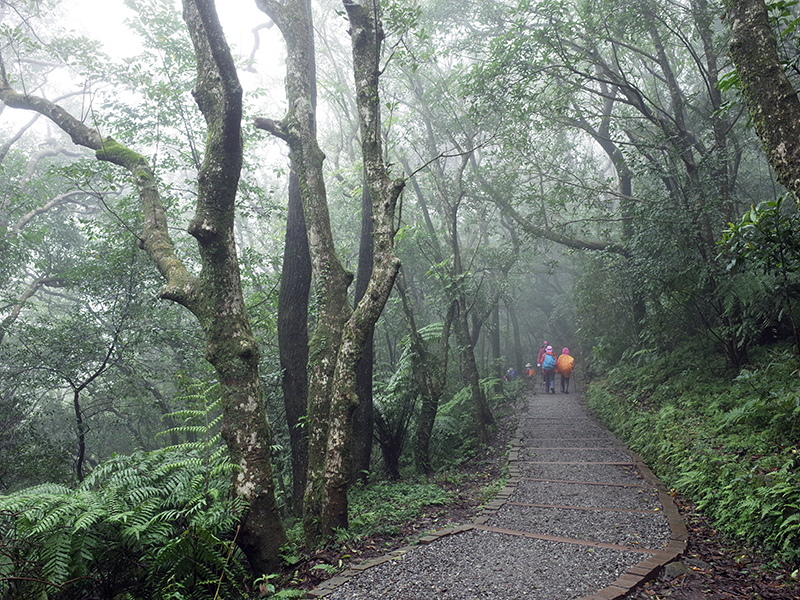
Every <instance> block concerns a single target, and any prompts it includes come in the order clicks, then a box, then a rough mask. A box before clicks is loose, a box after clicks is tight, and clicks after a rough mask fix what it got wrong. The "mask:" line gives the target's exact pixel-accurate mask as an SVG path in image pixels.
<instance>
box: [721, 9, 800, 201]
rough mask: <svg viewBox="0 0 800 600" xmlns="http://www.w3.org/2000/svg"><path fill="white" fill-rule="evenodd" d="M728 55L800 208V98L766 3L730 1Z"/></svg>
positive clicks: (775, 166) (765, 144) (776, 165)
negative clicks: (790, 79) (782, 61)
mask: <svg viewBox="0 0 800 600" xmlns="http://www.w3.org/2000/svg"><path fill="white" fill-rule="evenodd" d="M725 8H726V10H727V19H726V22H727V23H728V26H729V27H730V30H731V43H730V53H731V58H733V62H734V63H735V65H736V72H737V73H738V75H739V81H740V83H741V89H742V95H743V96H744V99H745V102H746V103H747V108H748V110H749V111H750V118H751V119H752V121H753V126H754V128H755V131H756V134H757V135H758V137H759V138H760V139H761V143H762V145H763V147H764V151H765V152H766V154H767V159H768V160H769V163H770V165H771V166H772V168H773V169H775V173H776V175H777V178H778V181H779V182H780V183H781V184H783V185H784V186H785V187H786V189H787V190H789V191H790V192H791V193H792V195H793V196H794V198H795V202H796V203H797V204H798V206H800V99H798V97H797V90H796V89H795V88H794V86H792V83H791V82H790V81H789V78H788V77H787V75H786V72H785V70H784V68H783V65H782V64H781V60H780V58H779V56H778V43H777V40H776V38H775V33H774V31H773V29H772V27H771V25H770V19H769V13H768V11H767V6H766V3H765V2H764V0H726V1H725Z"/></svg>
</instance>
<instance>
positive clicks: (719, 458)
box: [588, 346, 800, 563]
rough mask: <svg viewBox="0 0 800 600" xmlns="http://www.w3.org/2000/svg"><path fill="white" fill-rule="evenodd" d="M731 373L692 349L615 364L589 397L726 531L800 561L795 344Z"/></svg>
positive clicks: (799, 395) (799, 393)
mask: <svg viewBox="0 0 800 600" xmlns="http://www.w3.org/2000/svg"><path fill="white" fill-rule="evenodd" d="M753 356H754V361H753V364H751V365H749V366H748V367H747V368H744V369H742V370H741V371H740V372H738V373H734V374H730V373H728V372H726V371H725V369H724V365H722V364H716V363H715V362H714V360H715V359H714V358H713V357H712V356H710V355H703V354H702V353H700V352H695V353H690V352H687V351H686V350H683V351H681V352H679V353H674V354H672V355H669V356H666V357H663V358H661V359H658V360H655V361H652V362H650V363H648V364H645V365H641V366H638V367H634V366H624V367H619V368H617V369H614V370H612V371H611V372H609V373H608V375H607V377H606V378H605V379H603V380H599V381H595V382H593V383H592V385H591V386H590V388H589V390H588V398H589V404H590V406H591V407H592V408H593V409H594V410H595V412H597V413H598V415H599V416H600V417H601V418H602V419H603V420H604V421H605V422H606V424H607V425H608V426H609V427H610V428H611V429H612V430H613V431H614V432H615V433H616V434H617V435H618V436H619V437H620V438H621V439H623V440H624V441H625V442H626V443H627V444H628V445H629V447H630V448H631V449H632V450H634V451H635V452H637V453H638V454H640V455H641V456H642V457H643V458H644V460H645V461H646V462H647V463H648V464H649V465H650V466H651V468H653V469H654V471H655V472H656V473H657V474H658V476H659V477H660V478H661V479H662V480H663V481H664V482H665V483H667V484H668V485H670V486H672V487H674V488H675V489H677V490H678V491H679V492H680V493H681V494H682V495H684V496H685V497H687V498H690V499H692V500H693V501H694V502H695V503H696V504H697V505H698V508H700V510H702V511H703V512H704V513H705V514H706V515H708V516H709V517H710V518H711V519H713V520H714V522H715V525H716V526H717V527H718V528H719V529H720V530H721V531H723V532H724V533H726V534H727V535H730V536H732V537H736V538H739V539H742V540H744V541H746V542H747V543H749V544H752V545H757V546H759V547H762V548H763V549H764V550H766V551H768V552H770V553H772V554H774V555H775V556H776V557H777V558H779V559H781V560H785V561H789V562H792V563H798V562H800V382H799V380H798V360H797V356H796V355H795V354H794V353H793V352H792V351H791V350H790V349H789V348H787V347H786V346H777V347H772V348H768V349H762V350H761V351H757V352H753Z"/></svg>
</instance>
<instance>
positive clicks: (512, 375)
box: [506, 367, 517, 381]
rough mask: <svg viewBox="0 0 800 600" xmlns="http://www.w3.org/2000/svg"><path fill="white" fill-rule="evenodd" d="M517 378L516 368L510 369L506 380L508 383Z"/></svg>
mask: <svg viewBox="0 0 800 600" xmlns="http://www.w3.org/2000/svg"><path fill="white" fill-rule="evenodd" d="M516 376H517V370H516V369H515V368H514V367H508V371H506V378H507V379H508V381H514V379H515V378H516Z"/></svg>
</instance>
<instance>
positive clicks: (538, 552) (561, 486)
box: [309, 393, 686, 600]
mask: <svg viewBox="0 0 800 600" xmlns="http://www.w3.org/2000/svg"><path fill="white" fill-rule="evenodd" d="M509 473H510V476H511V479H510V481H509V484H508V486H507V487H506V489H505V490H503V491H501V492H500V494H499V495H498V497H497V499H496V500H494V501H493V502H491V503H489V504H488V505H487V506H486V508H485V509H484V511H483V514H482V515H481V516H479V517H477V518H476V519H475V521H474V522H473V523H470V524H465V525H463V526H461V527H457V528H451V529H449V530H442V531H439V532H435V533H433V534H431V535H429V536H427V537H425V538H423V539H422V540H420V542H421V544H420V545H419V546H414V547H409V548H404V549H401V550H398V551H395V552H393V553H392V554H391V555H389V556H386V557H383V558H380V559H376V560H373V561H369V562H367V563H365V564H363V565H361V566H359V567H358V568H356V569H352V570H350V571H348V572H345V573H343V574H342V576H340V577H336V578H333V579H331V580H328V581H326V582H324V583H323V584H321V585H320V586H319V587H317V588H316V589H315V590H313V591H311V592H310V593H309V596H310V597H324V598H326V600H366V599H381V600H434V599H443V600H450V599H452V600H477V599H483V598H486V599H492V600H512V599H519V598H525V599H530V600H572V599H581V600H590V599H591V600H601V599H602V600H609V599H612V598H621V597H622V596H623V595H624V594H625V593H626V592H628V591H629V590H630V589H631V588H632V587H633V586H635V585H638V584H640V583H641V582H642V580H643V578H644V577H646V576H648V575H650V574H652V572H654V571H655V570H656V569H658V568H660V567H661V566H663V564H665V563H666V562H669V561H670V560H674V558H676V556H677V555H678V554H679V553H680V552H681V551H682V550H683V547H684V546H685V540H686V532H685V527H684V526H683V523H682V521H681V520H680V517H679V516H678V514H677V511H676V510H675V507H674V505H673V503H672V501H671V498H670V496H669V495H668V494H667V493H666V490H664V488H663V486H661V485H660V483H659V482H658V481H657V480H655V478H654V477H653V475H652V473H650V472H649V470H648V469H647V468H646V467H645V466H644V465H643V464H641V461H639V460H638V459H637V457H636V456H634V455H632V454H630V453H629V452H628V451H627V450H626V449H625V448H624V447H623V446H622V445H621V444H620V443H619V441H618V440H616V438H614V436H613V435H611V434H610V433H609V432H608V430H606V429H605V428H604V427H603V426H602V425H601V424H600V423H599V422H597V421H596V420H595V419H594V418H593V416H592V415H591V414H590V412H589V411H588V409H587V408H586V407H585V406H584V405H583V403H582V402H581V400H580V398H579V397H578V396H577V395H574V394H555V395H552V394H550V395H548V394H541V393H540V394H536V395H532V396H529V397H528V399H527V412H525V413H523V415H522V418H521V422H520V425H519V429H518V438H517V439H516V440H515V447H514V448H512V450H511V451H510V452H509Z"/></svg>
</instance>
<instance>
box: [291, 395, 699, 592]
mask: <svg viewBox="0 0 800 600" xmlns="http://www.w3.org/2000/svg"><path fill="white" fill-rule="evenodd" d="M526 406H527V404H526ZM522 427H523V421H522V420H520V423H519V425H518V426H517V432H516V435H515V437H514V438H513V439H512V440H511V442H510V443H509V451H508V466H507V470H508V481H507V482H506V485H505V487H504V488H503V489H501V490H500V491H499V492H498V493H497V495H496V496H495V498H494V500H492V501H491V502H489V503H487V504H486V505H485V506H484V507H483V509H482V511H481V513H480V514H479V515H477V516H476V517H474V518H473V519H472V521H471V522H470V523H467V524H464V525H456V526H453V527H447V528H444V529H441V530H439V531H436V532H433V533H429V534H426V535H424V536H422V537H420V538H419V539H418V540H417V544H415V545H409V546H403V547H401V548H398V549H396V550H393V551H391V552H389V553H388V554H386V555H384V556H381V557H378V558H373V559H370V560H367V561H364V562H362V563H359V564H358V565H356V566H353V567H351V568H349V569H347V570H346V571H343V572H342V573H340V574H339V575H337V576H336V577H332V578H330V579H326V580H325V581H323V582H322V583H320V584H319V585H318V586H317V587H315V588H314V589H313V590H309V591H308V592H306V596H305V597H306V598H324V597H325V596H328V595H330V594H332V593H333V591H334V590H335V589H336V588H338V587H339V586H341V585H343V584H344V583H346V582H347V581H349V580H350V579H352V578H353V577H355V576H357V575H358V574H360V573H362V572H363V571H365V570H367V569H370V568H372V567H375V566H378V565H381V564H383V563H386V562H389V561H392V560H396V559H397V558H399V557H401V556H403V555H404V554H406V553H407V552H409V551H411V550H413V549H414V548H415V547H416V546H417V545H428V544H432V543H433V542H435V541H437V540H439V539H441V538H443V537H446V536H450V535H458V534H459V533H463V532H465V531H472V530H476V529H478V530H487V531H493V532H496V533H503V534H506V535H520V536H523V537H530V538H537V539H547V540H552V541H558V542H562V543H572V544H578V543H583V544H587V545H589V544H590V545H594V546H597V547H607V548H608V547H613V548H615V549H625V550H630V551H635V552H646V553H647V554H649V555H650V556H648V558H646V559H644V560H642V561H641V562H639V563H637V564H636V565H634V566H632V567H630V568H628V569H627V571H626V572H625V573H624V574H623V575H621V576H620V577H619V578H617V579H616V580H615V581H614V582H612V583H611V584H609V585H608V586H606V587H604V588H602V589H599V590H597V591H596V592H594V593H592V594H589V595H587V596H581V597H580V598H577V599H576V600H620V599H622V598H624V596H625V595H627V594H628V593H630V592H631V591H633V590H634V589H636V588H638V587H640V586H642V585H644V584H645V583H646V582H648V581H650V580H652V579H655V578H656V577H657V576H658V575H659V574H660V573H661V571H662V570H663V569H664V567H665V566H666V565H667V564H669V563H671V562H674V561H675V560H677V559H678V558H679V557H680V556H681V555H682V554H683V553H684V552H685V551H686V545H687V543H688V540H689V533H688V529H687V528H686V524H685V523H684V521H683V517H681V515H680V513H679V512H678V508H677V506H676V505H675V502H674V501H673V498H672V495H671V494H670V493H669V490H667V488H666V486H665V485H664V484H663V483H662V482H661V481H660V480H659V479H658V477H656V475H655V474H654V473H653V472H652V470H650V468H649V467H648V466H647V465H646V464H645V463H644V461H643V460H642V458H641V457H640V456H639V455H638V454H636V453H635V452H632V451H631V450H629V449H628V448H627V447H626V446H625V445H624V444H623V443H622V442H620V441H619V440H618V439H617V438H616V436H613V434H611V435H612V436H613V437H614V440H615V441H616V442H617V445H618V447H619V448H622V449H624V450H625V452H627V453H628V454H629V455H630V456H631V459H632V461H633V462H632V464H633V466H634V467H635V468H636V469H637V471H638V472H639V473H640V474H641V475H642V477H643V478H644V479H645V480H646V481H647V482H648V484H649V485H650V487H652V488H654V489H655V490H656V491H657V492H658V498H659V502H660V503H661V506H662V507H663V511H664V514H665V515H666V517H667V521H668V523H669V529H670V537H669V541H668V543H667V547H666V550H652V549H644V548H633V547H627V546H626V547H624V548H623V547H621V546H616V545H613V544H605V543H602V542H591V543H590V542H582V541H581V540H574V539H569V538H560V537H556V536H547V535H541V534H532V533H527V532H521V531H512V530H505V529H502V528H497V527H489V526H487V525H486V522H487V521H488V520H489V519H490V518H491V517H492V516H493V515H495V514H496V513H497V512H498V511H499V510H500V509H501V508H503V507H504V506H505V505H506V504H514V503H513V502H510V501H509V499H510V498H511V496H512V495H513V494H514V492H515V491H516V489H517V486H518V485H519V483H521V482H522V481H524V480H525V479H526V478H525V477H524V476H523V474H522V467H521V462H522V461H520V452H521V451H522V449H523V445H522V439H523V436H522Z"/></svg>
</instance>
